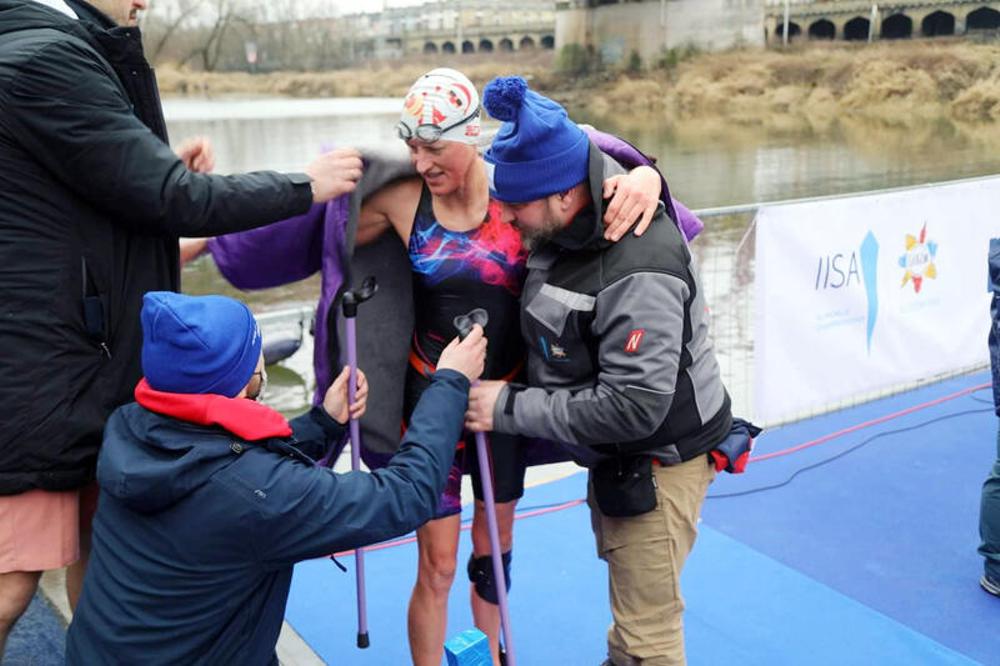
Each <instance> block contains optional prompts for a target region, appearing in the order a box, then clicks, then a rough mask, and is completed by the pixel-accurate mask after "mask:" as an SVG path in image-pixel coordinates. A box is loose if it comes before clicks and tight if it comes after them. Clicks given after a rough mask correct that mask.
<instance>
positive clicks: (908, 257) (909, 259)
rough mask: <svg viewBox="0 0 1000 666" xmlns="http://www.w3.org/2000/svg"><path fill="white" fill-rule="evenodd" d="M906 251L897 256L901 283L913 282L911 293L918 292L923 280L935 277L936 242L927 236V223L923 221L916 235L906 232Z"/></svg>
mask: <svg viewBox="0 0 1000 666" xmlns="http://www.w3.org/2000/svg"><path fill="white" fill-rule="evenodd" d="M904 245H905V247H906V252H904V253H903V255H902V256H901V257H900V258H899V267H900V268H902V269H903V284H902V285H900V286H901V287H905V286H906V285H907V284H911V283H912V284H913V293H915V294H919V293H920V289H921V288H922V287H923V285H924V280H934V279H937V265H936V264H935V263H934V259H935V258H937V251H938V244H937V243H935V242H934V241H932V240H929V239H928V238H927V223H926V222H925V223H924V226H923V228H922V229H921V230H920V234H919V235H918V236H911V235H910V234H906V239H905V240H904Z"/></svg>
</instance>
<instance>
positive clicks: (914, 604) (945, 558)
mask: <svg viewBox="0 0 1000 666" xmlns="http://www.w3.org/2000/svg"><path fill="white" fill-rule="evenodd" d="M986 381H989V377H988V375H987V374H985V373H983V374H978V375H974V376H971V377H964V378H960V379H956V380H952V381H948V382H943V383H940V384H936V385H934V386H931V387H927V388H924V389H921V390H919V391H913V392H910V393H906V394H903V395H900V396H896V397H893V398H890V399H886V400H881V401H878V402H875V403H870V404H867V405H864V406H862V407H857V408H854V409H850V410H846V411H842V412H838V413H836V414H831V415H827V416H823V417H819V418H815V419H811V420H809V421H805V422H802V423H798V424H794V425H791V426H788V427H785V428H781V429H778V430H774V431H772V432H769V433H766V434H765V436H763V437H761V439H760V442H759V446H758V449H757V451H756V453H757V454H766V453H768V452H771V451H778V450H782V449H784V448H786V447H789V446H794V445H796V444H799V443H802V442H806V441H810V440H812V439H814V438H816V437H820V436H822V435H826V434H828V433H832V432H834V431H837V430H840V429H842V428H845V427H848V426H852V425H855V424H858V423H863V422H865V421H867V420H870V419H873V418H877V417H880V416H883V415H885V414H888V413H892V412H895V411H898V410H900V409H904V408H907V407H911V406H914V405H918V404H921V403H924V402H927V401H930V400H933V399H935V398H938V397H941V396H944V395H949V394H952V393H955V392H957V391H959V390H961V389H964V388H967V387H971V386H975V385H977V384H981V383H983V382H986ZM989 397H990V395H989V392H988V391H982V392H979V393H976V394H973V395H969V396H965V397H961V398H957V399H955V400H952V401H949V402H946V403H943V404H940V405H936V406H933V407H929V408H927V409H924V410H921V411H919V412H915V413H912V414H909V415H906V416H903V417H901V418H898V419H894V420H892V421H889V422H887V423H883V424H880V425H877V426H874V427H872V428H867V429H864V430H861V431H858V432H855V433H852V434H849V435H847V436H845V437H843V438H840V439H837V440H833V441H831V442H828V443H826V444H822V445H819V446H816V447H813V448H811V449H807V450H804V451H800V452H797V453H794V454H792V455H789V456H786V457H781V458H775V459H772V460H766V461H762V462H759V463H755V464H752V465H751V466H750V469H749V471H748V473H747V474H746V475H744V476H742V477H733V476H725V475H724V476H721V477H719V480H718V481H717V482H716V483H715V484H713V487H712V489H711V491H710V496H712V495H719V494H726V493H733V492H741V491H745V490H747V489H752V488H758V487H762V486H768V485H772V484H777V483H781V482H783V481H785V480H787V479H788V478H789V477H790V476H791V475H792V474H793V473H794V472H795V471H796V470H799V469H802V468H804V467H806V466H808V465H812V464H816V463H819V462H822V461H824V460H827V459H830V458H832V457H834V456H836V455H838V454H840V453H844V452H845V451H847V450H848V449H850V448H851V447H853V446H856V445H858V444H861V443H862V442H863V441H864V440H867V439H869V438H871V437H872V436H873V435H877V434H880V433H881V434H882V435H883V436H881V437H879V438H877V439H874V440H872V441H870V442H868V443H867V444H864V445H863V446H862V447H861V448H859V449H857V450H855V451H853V452H850V453H846V455H844V456H843V457H841V458H839V459H837V460H833V461H832V462H830V463H829V464H826V465H823V466H821V467H818V468H816V469H813V470H811V471H806V472H804V473H802V474H801V475H800V476H799V477H797V478H796V479H794V480H793V481H791V482H790V483H788V485H786V486H784V487H781V488H778V489H774V490H768V491H765V492H761V493H757V494H751V495H745V496H741V497H733V498H728V499H710V500H709V501H708V502H707V503H706V507H705V511H704V512H703V518H704V520H705V522H706V523H707V524H709V525H711V526H712V527H713V528H715V529H718V530H719V531H720V532H722V533H724V534H726V535H728V536H730V537H732V538H734V539H736V540H737V541H740V542H742V543H743V544H746V545H747V546H750V547H751V548H754V549H755V550H757V551H759V552H760V553H762V554H764V555H767V556H769V557H771V558H773V559H774V560H776V561H778V562H781V563H783V564H785V565H787V566H789V567H791V568H793V569H796V570H797V571H799V572H801V573H803V574H805V575H806V576H809V577H811V578H813V579H815V580H816V581H819V582H821V583H823V584H825V585H828V586H829V587H831V588H832V589H834V590H836V591H838V592H840V593H842V594H844V595H846V596H848V597H851V598H853V599H855V600H857V601H858V602H860V603H862V604H865V605H867V606H869V607H870V608H872V609H874V610H877V611H879V612H881V613H883V614H885V615H887V616H889V617H891V618H893V619H894V620H896V621H898V622H900V623H902V624H905V625H907V626H909V627H911V628H912V629H914V630H916V631H918V632H921V633H923V634H925V635H927V636H928V637H930V638H932V639H934V640H936V641H938V642H940V643H941V644H943V645H946V646H948V647H951V648H953V649H955V650H957V651H959V652H961V653H963V654H965V655H967V656H969V657H971V658H973V659H976V660H978V661H981V662H982V663H986V664H1000V631H998V630H997V628H998V627H1000V603H997V600H996V599H994V598H992V597H990V596H989V595H987V594H985V593H984V592H983V591H982V590H981V589H980V588H979V586H978V584H977V581H978V579H979V576H980V575H981V573H982V560H981V558H980V557H979V556H978V555H977V554H976V547H977V546H978V545H979V536H978V516H979V496H980V489H981V485H982V482H983V480H984V479H985V477H986V474H987V472H988V470H989V468H990V465H991V463H992V461H993V459H994V457H995V453H996V449H995V445H996V428H997V419H996V417H995V415H994V414H993V412H992V409H991V408H990V407H989V405H987V404H985V403H984V402H983V400H985V399H988V398H989ZM969 412H973V413H969ZM903 429H909V430H907V431H905V432H895V431H902V430H903ZM910 663H912V662H910Z"/></svg>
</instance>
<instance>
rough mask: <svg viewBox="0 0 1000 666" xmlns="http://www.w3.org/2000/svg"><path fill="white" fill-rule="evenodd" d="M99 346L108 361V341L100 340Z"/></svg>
mask: <svg viewBox="0 0 1000 666" xmlns="http://www.w3.org/2000/svg"><path fill="white" fill-rule="evenodd" d="M100 346H101V351H102V352H103V353H104V355H105V356H107V357H108V360H109V361H110V360H111V350H110V349H108V343H107V342H102V343H101V345H100Z"/></svg>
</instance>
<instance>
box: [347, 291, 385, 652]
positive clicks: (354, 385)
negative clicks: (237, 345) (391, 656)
mask: <svg viewBox="0 0 1000 666" xmlns="http://www.w3.org/2000/svg"><path fill="white" fill-rule="evenodd" d="M376 291H378V283H377V282H376V281H375V278H374V277H367V278H365V280H364V282H362V283H361V288H360V289H352V290H349V291H346V292H344V295H343V297H342V301H341V305H342V307H343V311H344V324H345V329H346V332H347V364H348V366H349V367H350V376H349V378H348V380H347V401H348V405H353V404H354V401H355V400H356V399H357V395H358V329H357V316H358V306H359V305H361V304H362V303H364V302H365V301H367V300H368V299H369V298H371V297H372V296H373V295H374V294H375V292H376ZM349 425H350V433H351V470H353V471H355V472H357V471H358V470H360V469H361V424H360V423H358V420H357V419H356V418H354V416H353V415H352V416H351V417H350V421H349ZM354 562H355V567H356V570H355V582H356V584H357V596H358V647H359V648H362V649H364V648H366V647H368V646H369V645H370V644H371V643H370V641H369V639H368V605H367V601H366V599H365V549H364V548H360V547H358V548H355V549H354Z"/></svg>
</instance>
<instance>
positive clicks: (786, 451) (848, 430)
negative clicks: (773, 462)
mask: <svg viewBox="0 0 1000 666" xmlns="http://www.w3.org/2000/svg"><path fill="white" fill-rule="evenodd" d="M990 386H992V384H989V383H986V384H980V385H979V386H973V387H970V388H967V389H963V390H961V391H958V392H957V393H952V394H951V395H946V396H943V397H941V398H937V399H936V400H931V401H929V402H925V403H922V404H919V405H914V406H913V407H907V408H906V409H902V410H900V411H898V412H893V413H892V414H886V415H885V416H880V417H879V418H877V419H872V420H871V421H865V422H864V423H859V424H857V425H853V426H851V427H850V428H844V429H843V430H838V431H837V432H833V433H830V434H829V435H823V436H822V437H820V438H818V439H814V440H812V441H809V442H806V443H804V444H798V445H796V446H792V447H789V448H787V449H782V450H781V451H775V452H773V453H767V454H765V455H762V456H754V457H752V458H750V460H749V462H752V463H753V462H761V461H763V460H770V459H771V458H778V457H780V456H787V455H788V454H790V453H795V452H796V451H801V450H802V449H808V448H810V447H812V446H818V445H819V444H824V443H826V442H829V441H830V440H831V439H836V438H838V437H843V436H844V435H849V434H850V433H852V432H857V431H858V430H863V429H864V428H870V427H871V426H874V425H878V424H880V423H885V422H886V421H891V420H892V419H898V418H899V417H901V416H906V415H907V414H912V413H913V412H918V411H920V410H922V409H927V408H928V407H934V406H935V405H940V404H941V403H943V402H948V401H949V400H954V399H955V398H961V397H962V396H963V395H968V394H970V393H974V392H975V391H981V390H982V389H985V388H989V387H990Z"/></svg>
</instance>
